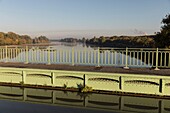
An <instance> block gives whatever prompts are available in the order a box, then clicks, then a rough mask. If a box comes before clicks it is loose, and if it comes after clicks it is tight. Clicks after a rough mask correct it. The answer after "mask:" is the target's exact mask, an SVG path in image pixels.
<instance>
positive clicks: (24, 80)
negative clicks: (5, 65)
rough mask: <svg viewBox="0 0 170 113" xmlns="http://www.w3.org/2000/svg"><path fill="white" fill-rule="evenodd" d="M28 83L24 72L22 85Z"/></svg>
mask: <svg viewBox="0 0 170 113" xmlns="http://www.w3.org/2000/svg"><path fill="white" fill-rule="evenodd" d="M25 83H26V72H25V71H22V84H25Z"/></svg>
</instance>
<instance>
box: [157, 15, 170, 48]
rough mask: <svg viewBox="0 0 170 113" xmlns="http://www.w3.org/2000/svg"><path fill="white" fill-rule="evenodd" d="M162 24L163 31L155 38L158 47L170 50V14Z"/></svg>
mask: <svg viewBox="0 0 170 113" xmlns="http://www.w3.org/2000/svg"><path fill="white" fill-rule="evenodd" d="M162 23H163V26H162V27H161V31H160V32H158V33H157V34H156V37H155V42H156V46H157V47H165V48H170V14H169V15H166V16H165V18H164V19H163V20H162Z"/></svg>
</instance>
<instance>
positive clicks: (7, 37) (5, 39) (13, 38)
mask: <svg viewBox="0 0 170 113" xmlns="http://www.w3.org/2000/svg"><path fill="white" fill-rule="evenodd" d="M48 42H49V39H48V38H47V37H45V36H39V37H35V38H34V39H32V38H31V37H30V36H28V35H19V34H16V33H13V32H8V33H4V32H0V45H21V44H33V43H48Z"/></svg>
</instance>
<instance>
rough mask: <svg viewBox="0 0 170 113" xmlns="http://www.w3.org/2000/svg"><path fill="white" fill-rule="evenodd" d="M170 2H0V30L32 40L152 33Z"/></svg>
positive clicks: (167, 11) (101, 0)
mask: <svg viewBox="0 0 170 113" xmlns="http://www.w3.org/2000/svg"><path fill="white" fill-rule="evenodd" d="M168 13H170V0H0V31H1V32H9V31H13V32H16V33H18V34H28V35H30V36H32V37H35V36H39V35H45V36H47V37H49V38H65V37H76V38H82V37H86V38H92V37H93V36H101V35H103V36H112V35H142V34H144V33H147V34H154V32H157V31H159V30H160V26H161V23H160V22H161V20H162V18H164V17H165V15H166V14H168Z"/></svg>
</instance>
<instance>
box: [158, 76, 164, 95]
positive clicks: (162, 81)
mask: <svg viewBox="0 0 170 113" xmlns="http://www.w3.org/2000/svg"><path fill="white" fill-rule="evenodd" d="M164 90H165V80H164V79H159V92H160V94H161V95H164Z"/></svg>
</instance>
